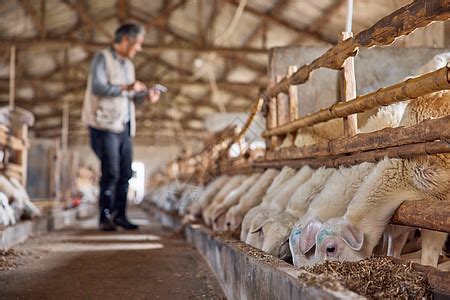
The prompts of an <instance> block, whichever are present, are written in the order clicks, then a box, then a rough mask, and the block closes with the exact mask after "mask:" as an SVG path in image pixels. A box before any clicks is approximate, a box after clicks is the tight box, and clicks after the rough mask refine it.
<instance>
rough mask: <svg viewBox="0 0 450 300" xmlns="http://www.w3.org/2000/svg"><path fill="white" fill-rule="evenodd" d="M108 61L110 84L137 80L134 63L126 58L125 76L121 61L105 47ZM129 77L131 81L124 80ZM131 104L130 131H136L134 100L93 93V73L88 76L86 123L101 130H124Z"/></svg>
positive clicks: (84, 109)
mask: <svg viewBox="0 0 450 300" xmlns="http://www.w3.org/2000/svg"><path fill="white" fill-rule="evenodd" d="M101 53H102V54H103V56H104V57H105V62H106V76H107V78H108V82H109V83H110V84H116V85H128V84H132V83H133V82H134V81H135V71H134V65H133V63H132V62H131V61H130V60H129V59H126V58H125V59H124V60H125V63H126V65H127V68H126V69H127V71H128V74H127V76H123V75H124V74H123V73H122V72H123V67H121V65H120V61H118V60H117V59H114V57H113V54H112V49H110V48H108V49H104V50H103V51H102V52H101ZM123 78H127V79H128V80H129V82H124V79H123ZM127 102H129V105H130V133H131V136H134V134H135V132H136V119H135V108H134V102H133V101H131V100H130V99H129V98H128V97H124V96H119V97H99V96H96V95H94V94H93V93H92V83H91V75H90V74H89V76H88V81H87V87H86V93H85V95H84V102H83V109H82V112H81V119H82V120H83V122H84V124H85V125H87V126H89V127H92V128H95V129H99V130H105V131H110V132H114V133H121V132H123V131H124V129H125V128H124V125H125V120H126V114H127V113H128V109H127V107H128V103H127Z"/></svg>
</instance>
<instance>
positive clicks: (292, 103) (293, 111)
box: [288, 66, 298, 122]
mask: <svg viewBox="0 0 450 300" xmlns="http://www.w3.org/2000/svg"><path fill="white" fill-rule="evenodd" d="M295 72H297V66H289V68H288V76H289V77H290V76H292V74H294V73H295ZM297 118H298V89H297V86H296V85H291V86H290V87H289V121H290V122H292V121H294V120H295V119H297Z"/></svg>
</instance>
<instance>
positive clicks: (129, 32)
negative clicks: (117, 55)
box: [114, 23, 145, 43]
mask: <svg viewBox="0 0 450 300" xmlns="http://www.w3.org/2000/svg"><path fill="white" fill-rule="evenodd" d="M144 32H145V30H144V27H142V26H141V25H138V24H134V23H126V24H123V25H121V26H120V27H119V28H117V30H116V33H115V35H114V42H115V43H120V42H121V41H122V40H123V38H124V37H125V36H127V37H129V38H136V37H137V36H138V35H142V34H144Z"/></svg>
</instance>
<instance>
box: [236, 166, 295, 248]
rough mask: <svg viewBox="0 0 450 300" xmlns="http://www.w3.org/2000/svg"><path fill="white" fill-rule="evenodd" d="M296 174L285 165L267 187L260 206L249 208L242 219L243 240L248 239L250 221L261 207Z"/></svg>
mask: <svg viewBox="0 0 450 300" xmlns="http://www.w3.org/2000/svg"><path fill="white" fill-rule="evenodd" d="M294 175H295V170H294V169H292V168H290V167H288V166H285V167H283V169H281V172H280V173H279V174H278V175H277V176H276V177H275V179H274V180H273V182H272V184H271V185H270V186H269V188H268V189H267V192H266V194H265V196H264V197H263V198H262V200H261V203H260V204H259V205H258V206H255V207H253V208H251V209H249V210H248V212H247V214H246V215H245V216H244V219H243V220H242V228H241V235H240V238H241V241H243V242H245V241H246V239H247V235H248V232H249V229H250V223H251V221H252V219H253V217H254V216H256V215H257V214H258V212H259V210H260V209H263V208H264V207H265V206H267V205H268V204H269V202H270V201H271V200H272V198H273V196H274V195H273V194H272V193H273V192H275V191H276V190H277V189H278V187H280V186H281V185H282V184H283V183H284V182H285V181H286V180H288V179H289V178H291V177H292V176H294Z"/></svg>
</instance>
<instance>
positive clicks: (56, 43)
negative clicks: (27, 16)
mask: <svg viewBox="0 0 450 300" xmlns="http://www.w3.org/2000/svg"><path fill="white" fill-rule="evenodd" d="M11 45H16V46H17V47H24V48H32V47H45V48H48V49H50V48H54V49H60V48H65V47H75V46H80V47H84V48H86V49H89V50H98V49H103V48H106V47H109V46H111V43H110V42H87V41H83V40H80V39H69V38H46V39H33V38H11V39H5V38H1V39H0V48H2V49H6V48H9V47H10V46H11ZM142 47H143V52H144V53H161V52H166V51H186V52H195V53H211V52H214V53H218V54H221V55H233V54H252V55H267V54H268V51H269V50H268V49H261V48H250V47H246V48H241V47H213V46H211V47H198V46H192V45H173V44H170V45H159V44H147V43H144V44H143V45H142ZM229 57H230V56H229Z"/></svg>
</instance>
